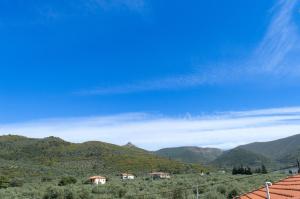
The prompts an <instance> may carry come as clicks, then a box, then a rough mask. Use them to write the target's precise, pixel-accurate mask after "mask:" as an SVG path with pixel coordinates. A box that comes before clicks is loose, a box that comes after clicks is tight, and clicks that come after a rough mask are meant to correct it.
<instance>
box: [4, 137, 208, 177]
mask: <svg viewBox="0 0 300 199" xmlns="http://www.w3.org/2000/svg"><path fill="white" fill-rule="evenodd" d="M202 169H204V170H205V168H203V167H202V166H200V165H192V164H185V163H181V162H178V161H174V160H169V159H167V158H162V157H158V156H156V155H153V154H152V153H150V152H147V151H144V150H142V149H139V148H136V147H132V146H131V147H129V146H117V145H113V144H108V143H104V142H98V141H90V142H85V143H80V144H75V143H70V142H66V141H64V140H62V139H60V138H56V137H48V138H44V139H32V138H26V137H21V136H15V135H8V136H0V173H3V174H7V175H16V176H22V175H30V176H40V175H76V176H86V175H93V174H103V175H105V174H117V173H120V172H134V173H137V174H138V173H147V172H150V171H166V172H170V173H183V172H190V171H195V170H196V171H200V170H202Z"/></svg>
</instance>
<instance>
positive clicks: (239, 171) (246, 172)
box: [232, 165, 268, 175]
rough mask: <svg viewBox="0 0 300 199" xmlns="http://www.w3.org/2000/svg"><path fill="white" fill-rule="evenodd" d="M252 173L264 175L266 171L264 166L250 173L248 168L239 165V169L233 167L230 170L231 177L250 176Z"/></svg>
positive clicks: (250, 170)
mask: <svg viewBox="0 0 300 199" xmlns="http://www.w3.org/2000/svg"><path fill="white" fill-rule="evenodd" d="M253 173H262V174H266V173H268V171H267V168H266V166H265V165H261V167H260V168H256V169H255V170H254V171H252V169H251V168H250V167H248V166H247V167H244V166H243V165H241V166H240V167H233V169H232V175H238V174H240V175H252V174H253Z"/></svg>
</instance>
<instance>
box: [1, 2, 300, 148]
mask: <svg viewBox="0 0 300 199" xmlns="http://www.w3.org/2000/svg"><path fill="white" fill-rule="evenodd" d="M299 28H300V4H299V2H298V1H296V0H289V1H284V0H276V1H275V0H268V1H260V0H244V1H240V0H229V1H221V2H220V1H217V0H210V1H185V2H182V1H177V0H173V1H154V0H74V1H71V2H70V1H66V0H63V1H62V0H52V1H34V0H27V1H24V0H14V1H9V0H3V1H1V2H0V37H1V45H0V124H2V125H5V126H7V125H9V126H10V127H11V129H10V128H8V129H7V128H2V129H1V125H0V133H1V134H5V133H11V132H10V131H13V133H14V128H13V127H14V125H13V124H18V125H16V126H18V128H17V129H18V132H16V133H19V134H26V135H29V136H30V135H31V134H29V133H25V130H24V132H23V130H22V128H20V125H19V124H20V123H23V124H24V125H25V124H27V123H28V122H32V121H39V120H41V119H46V120H48V119H51V118H59V121H60V122H61V121H64V120H68V119H70V118H73V119H74V118H85V119H84V121H85V120H86V118H94V117H96V118H99V117H100V116H101V118H103V117H106V116H110V117H113V118H119V115H120V114H121V115H124V114H125V115H127V116H128V115H129V121H132V113H134V114H138V115H139V114H142V115H143V114H147V118H148V117H149V114H150V115H151V116H150V118H151V119H153V118H154V119H155V121H156V120H157V119H160V118H161V117H163V118H168V120H172V121H173V119H175V118H176V119H178V118H185V116H186V115H190V116H191V117H195V118H198V117H199V116H210V115H215V114H216V113H217V114H219V113H220V112H222V113H225V112H226V113H228V112H232V111H234V112H237V111H243V112H247V111H251V110H270V109H272V108H277V109H279V110H283V109H284V110H285V108H289V110H290V107H298V106H300V104H299V101H300V92H299V89H300V79H299V76H300V56H299V53H300V47H299V46H300V42H299V36H300V35H299ZM296 110H298V109H297V108H296ZM276 114H277V112H276ZM73 119H72V120H73ZM147 120H148V119H147ZM116 121H118V119H116ZM37 123H38V122H37ZM120 131H121V129H120ZM26 132H28V131H26ZM55 133H56V132H53V133H51V132H48V131H47V133H43V132H41V134H40V135H39V136H38V135H36V134H35V136H38V137H42V136H47V135H48V134H55ZM120 133H122V132H120ZM158 133H159V132H158ZM183 133H184V131H183ZM98 134H101V131H100V130H99V133H98ZM199 135H201V133H200V132H199ZM62 136H63V135H62ZM166 136H167V135H166ZM282 136H284V133H283V134H282ZM63 137H64V136H63ZM65 137H66V138H69V137H68V136H65ZM133 137H134V135H128V137H126V138H127V139H128V140H132V139H133ZM277 137H278V136H277ZM89 138H90V139H93V138H97V139H104V140H105V137H101V136H100V137H99V136H94V137H93V136H90V137H89ZM124 139H125V138H124ZM245 139H246V138H245ZM81 140H85V139H84V137H83V138H82V139H81ZM246 140H247V139H246ZM78 141H79V140H78ZM106 141H109V142H113V143H119V142H118V141H116V140H114V139H107V140H106ZM137 142H139V141H137ZM231 142H233V141H231ZM142 143H143V142H141V145H143V144H142ZM187 144H195V145H197V144H198V143H187ZM173 145H176V143H175V141H174V143H173ZM198 145H200V144H198ZM203 145H211V144H209V143H206V144H205V143H204V144H203ZM219 145H220V144H219Z"/></svg>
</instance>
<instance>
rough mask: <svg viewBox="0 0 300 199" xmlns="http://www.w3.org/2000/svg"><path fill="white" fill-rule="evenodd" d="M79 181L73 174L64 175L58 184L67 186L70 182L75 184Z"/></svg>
mask: <svg viewBox="0 0 300 199" xmlns="http://www.w3.org/2000/svg"><path fill="white" fill-rule="evenodd" d="M76 182H77V180H76V178H74V177H72V176H66V177H62V178H61V180H60V181H59V183H58V186H65V185H68V184H75V183H76Z"/></svg>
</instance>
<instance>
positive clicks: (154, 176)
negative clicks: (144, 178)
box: [150, 172, 171, 179]
mask: <svg viewBox="0 0 300 199" xmlns="http://www.w3.org/2000/svg"><path fill="white" fill-rule="evenodd" d="M150 176H151V177H152V179H170V178H171V176H170V174H168V173H164V172H153V173H150Z"/></svg>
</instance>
